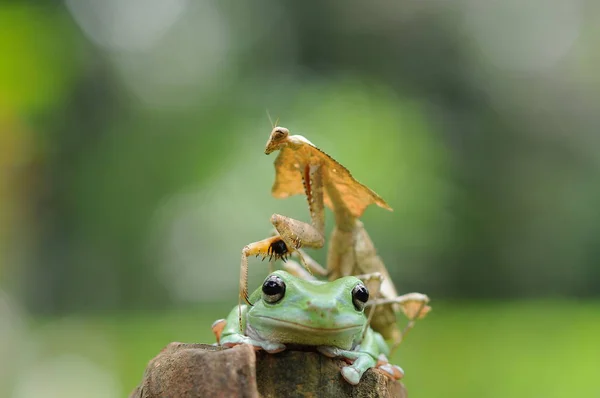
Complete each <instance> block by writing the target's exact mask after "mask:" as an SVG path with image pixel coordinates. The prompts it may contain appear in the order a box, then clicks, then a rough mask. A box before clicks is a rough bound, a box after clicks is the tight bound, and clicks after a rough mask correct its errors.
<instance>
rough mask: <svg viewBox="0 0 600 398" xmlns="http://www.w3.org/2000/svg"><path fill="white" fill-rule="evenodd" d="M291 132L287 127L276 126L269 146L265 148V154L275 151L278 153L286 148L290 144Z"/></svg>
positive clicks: (268, 142) (270, 137)
mask: <svg viewBox="0 0 600 398" xmlns="http://www.w3.org/2000/svg"><path fill="white" fill-rule="evenodd" d="M289 135H290V131H289V130H288V129H286V128H285V127H279V126H276V127H274V128H273V130H272V131H271V135H270V136H269V140H268V141H267V145H266V146H265V154H267V155H268V154H270V153H271V152H273V151H278V150H280V149H281V148H283V147H285V146H286V145H287V144H288V143H289V142H288V137H289Z"/></svg>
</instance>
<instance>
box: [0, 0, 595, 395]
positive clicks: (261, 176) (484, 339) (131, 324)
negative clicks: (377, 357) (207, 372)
mask: <svg viewBox="0 0 600 398" xmlns="http://www.w3.org/2000/svg"><path fill="white" fill-rule="evenodd" d="M598 22H600V9H599V8H598V6H597V5H596V4H594V3H590V2H585V1H583V0H575V1H571V2H559V1H552V2H551V4H548V3H547V2H544V1H541V0H533V1H530V2H528V3H527V6H526V7H524V6H523V4H522V2H519V1H515V0H511V1H504V2H492V1H488V0H484V1H470V0H466V1H459V2H445V1H441V0H427V1H400V2H361V1H357V0H350V1H347V2H343V3H342V2H333V1H324V2H323V1H306V2H276V1H271V0H259V1H257V2H252V3H238V2H236V3H234V2H232V1H223V2H216V1H195V2H193V1H189V0H170V1H159V0H154V1H150V2H141V1H139V0H127V1H123V0H107V1H103V2H94V1H93V0H81V1H80V0H65V1H64V2H61V1H35V0H27V1H4V2H2V3H0V54H2V56H0V284H1V288H2V291H0V293H1V294H0V316H2V315H6V314H9V313H12V312H11V311H13V312H15V313H16V314H17V316H16V318H15V319H21V318H24V319H28V315H26V314H32V315H33V316H34V317H38V316H42V315H43V316H52V317H56V316H67V317H72V316H74V315H73V314H76V313H79V314H81V316H83V318H81V319H83V321H81V322H82V323H81V324H80V323H78V322H80V321H79V320H78V321H76V322H75V323H74V324H68V325H67V326H65V327H64V328H63V329H64V331H65V332H64V333H65V334H64V336H65V338H67V339H69V341H71V339H74V340H73V341H77V338H81V339H86V338H87V337H86V336H89V335H90V333H91V334H92V335H93V334H94V333H98V335H101V336H104V332H105V331H106V332H107V333H108V335H110V336H112V337H108V339H109V340H108V342H106V344H108V345H110V346H112V345H116V346H118V349H115V350H116V352H118V353H119V354H118V355H117V357H111V358H108V359H107V357H102V355H103V354H102V349H101V348H99V349H98V352H99V353H100V354H99V357H96V353H95V352H93V353H91V354H90V356H91V357H93V358H94V361H96V360H97V361H99V362H94V363H97V364H100V365H98V366H100V367H108V368H111V369H112V368H114V369H117V370H116V372H118V373H119V375H120V376H119V377H121V379H119V383H117V384H116V385H115V386H116V387H115V386H113V387H114V388H116V389H117V390H119V388H121V387H122V388H123V390H122V391H121V390H119V393H116V395H118V394H120V393H121V392H124V391H129V389H130V388H131V387H133V384H135V381H137V379H138V377H140V376H141V369H142V368H143V366H144V364H145V363H146V361H147V360H148V359H149V358H150V357H151V356H152V355H153V354H154V353H155V352H156V351H157V350H158V348H159V347H160V346H162V345H164V344H166V343H167V342H168V341H170V340H184V341H211V337H210V336H209V334H208V329H207V328H206V326H207V325H209V324H210V322H211V321H212V320H213V319H214V318H217V317H221V316H224V314H225V312H221V307H219V305H216V306H212V305H209V304H208V303H215V302H216V303H219V302H225V301H227V302H230V301H231V300H232V298H235V297H237V286H236V285H237V279H238V278H237V274H238V269H239V257H240V251H241V248H242V247H243V246H244V245H245V244H247V243H249V242H252V241H255V240H259V239H261V238H263V237H266V236H268V234H269V232H270V229H271V225H270V224H269V217H270V215H271V214H272V213H280V214H285V215H288V216H291V217H294V218H297V219H301V220H308V211H307V209H306V204H305V201H304V199H303V198H301V197H295V198H290V199H288V200H285V201H281V200H275V199H274V198H272V197H271V196H270V188H271V185H272V183H273V178H274V173H273V166H272V162H273V161H274V159H275V157H274V156H273V155H271V156H269V157H266V156H265V155H264V154H263V149H264V147H263V146H264V143H265V141H266V140H267V138H268V135H269V132H270V129H271V125H270V124H269V122H268V119H267V117H266V115H265V110H267V109H268V110H269V111H270V113H271V114H272V115H273V116H274V117H279V120H280V121H281V123H280V124H281V125H283V126H285V127H288V128H289V129H290V130H291V131H292V133H293V134H302V135H305V136H306V137H307V138H308V139H309V140H311V141H312V142H314V143H315V144H316V145H317V146H319V147H320V148H321V149H323V150H324V151H325V152H327V153H328V154H330V155H331V156H333V157H334V158H335V159H336V160H338V161H339V162H340V163H341V164H343V165H345V166H346V167H348V169H349V170H351V172H352V173H353V175H354V176H355V177H356V178H357V179H358V180H359V181H360V182H362V183H364V184H366V185H367V186H369V187H371V188H372V189H373V190H375V191H376V192H377V193H379V194H380V195H381V196H382V197H383V198H384V199H385V200H386V201H387V202H388V203H390V205H391V206H392V207H393V208H394V212H392V213H389V212H386V211H383V210H381V209H378V208H372V209H368V210H367V212H366V213H365V216H364V217H363V221H364V223H365V226H366V228H367V230H368V231H369V234H370V235H371V237H372V238H373V241H374V242H375V245H376V247H377V248H378V250H379V254H380V255H381V256H382V258H383V260H384V262H385V263H386V264H387V266H388V268H389V269H390V273H391V275H392V277H393V279H394V281H395V283H396V284H397V286H398V287H399V290H400V291H401V292H407V291H421V292H426V293H428V294H429V295H430V296H431V297H432V298H433V299H434V300H435V301H434V303H435V302H437V301H438V300H440V299H443V298H455V299H462V300H476V301H475V303H476V304H470V305H469V306H466V307H465V306H462V305H448V306H445V305H440V306H437V305H436V304H434V313H433V314H432V316H431V318H430V319H428V320H427V321H424V322H423V323H422V326H421V325H419V326H418V332H417V331H415V333H414V336H411V339H410V344H408V343H407V344H406V346H405V347H404V348H403V350H406V351H405V354H406V357H404V356H402V358H400V359H399V360H398V362H399V363H401V364H406V365H404V366H405V367H406V370H407V372H408V373H407V374H408V375H410V377H411V379H410V380H409V379H407V384H409V387H410V389H411V391H416V392H415V394H417V395H418V394H420V393H421V392H422V396H440V395H444V393H445V390H444V391H441V390H439V389H441V388H444V386H448V390H449V391H456V392H461V393H463V394H462V395H463V396H478V397H482V396H486V397H488V396H489V397H492V396H529V395H545V396H565V394H568V393H567V390H566V388H567V387H566V386H567V385H569V386H570V387H569V388H570V389H569V392H570V394H569V395H583V394H584V393H585V392H589V391H590V389H591V388H592V386H590V385H589V380H592V379H593V378H592V377H591V370H592V369H593V368H594V364H593V357H592V356H591V355H592V354H594V355H596V357H597V354H598V353H594V352H593V351H589V352H588V351H585V349H584V348H585V347H591V346H593V345H594V344H593V343H594V341H593V336H595V335H597V334H598V325H597V324H595V323H594V322H596V320H597V319H599V317H598V314H599V312H598V308H597V306H594V305H584V306H582V307H579V306H578V304H576V303H575V302H573V301H568V300H567V301H564V302H563V301H559V302H557V304H552V305H550V304H543V303H541V302H537V301H536V302H533V303H532V304H518V303H515V304H514V305H506V306H505V305H503V304H502V305H501V304H494V302H488V301H485V302H481V303H480V302H479V301H477V300H480V299H483V298H487V299H494V300H502V299H504V298H510V299H517V298H530V297H533V298H553V299H558V298H563V299H566V298H569V299H573V298H583V297H597V296H598V295H599V294H600V267H599V266H598V263H599V262H600V250H599V248H600V233H599V232H600V228H599V225H600V210H599V206H598V203H600V187H599V185H598V184H597V181H598V179H599V178H600V150H599V149H600V136H599V135H598V133H597V132H598V128H599V127H600V120H599V116H598V115H600V109H599V104H600V95H599V94H598V93H599V92H600V91H599V90H598V89H599V88H600V78H599V76H600V75H599V74H598V70H599V69H598V66H599V65H600V51H599V48H598V46H597V33H598V28H597V27H598V26H600V25H599V24H598ZM332 226H333V219H332V217H331V214H330V213H329V214H328V219H327V228H328V230H331V228H332ZM311 254H313V255H314V256H315V258H317V259H318V260H319V261H320V262H321V263H324V261H325V251H324V250H321V251H316V252H313V253H311ZM250 266H251V275H250V277H251V279H250V280H251V285H256V284H258V283H260V281H261V280H262V279H263V277H264V275H265V273H266V270H267V267H266V265H265V264H261V263H260V262H258V261H253V262H252V263H251V264H250ZM5 299H6V300H5ZM3 300H4V301H3ZM6 303H8V304H6ZM11 303H12V304H11ZM471 303H472V301H471ZM479 303H480V304H479ZM183 304H185V305H192V306H197V305H201V306H200V307H198V308H199V309H198V310H196V311H195V312H194V311H192V312H186V311H183V312H181V313H179V312H176V310H175V308H178V307H180V306H182V305H183ZM3 305H4V307H3ZM167 308H169V309H171V310H172V311H175V312H172V313H169V315H165V313H163V312H157V313H155V312H153V311H158V310H161V309H162V310H166V309H167ZM217 308H219V310H218V311H217V310H216V309H217ZM134 310H135V311H136V312H125V314H126V315H118V316H113V315H103V314H107V311H110V312H108V313H109V314H113V313H114V312H117V313H118V312H119V311H134ZM213 310H214V311H213ZM139 311H149V312H148V313H147V315H141V313H140V312H139ZM211 311H212V312H211ZM196 313H198V316H199V317H198V318H195V315H194V314H196ZM434 314H435V316H434ZM437 314H439V315H437ZM561 314H564V316H566V317H567V319H569V321H568V322H566V323H563V322H560V316H561ZM438 316H439V318H438ZM10 319H12V318H10ZM10 319H9V322H8V323H7V322H0V341H1V342H2V345H0V357H5V356H6V355H5V353H6V352H7V351H5V350H8V349H9V348H10V347H11V346H13V343H14V341H17V340H18V339H17V340H15V338H17V337H19V335H20V332H15V330H17V331H18V330H20V329H11V328H4V329H3V328H2V326H3V325H7V324H10ZM36 319H37V318H34V321H32V322H31V323H32V324H35V325H37V323H38V321H37V320H36ZM50 319H54V318H50ZM75 319H80V318H78V317H75ZM25 325H26V326H25V329H27V328H28V325H29V322H28V321H27V322H25ZM36 327H37V326H36ZM63 329H61V331H59V332H57V333H58V334H59V335H60V334H61V333H63V332H62V330H63ZM199 330H205V332H206V334H204V335H203V334H197V333H201V332H198V331H199ZM11 333H12V334H11ZM43 333H45V332H43ZM111 333H113V334H112V335H111ZM594 333H595V334H594ZM15 336H17V337H15ZM78 336H79V337H78ZM440 336H441V337H440ZM101 338H105V337H101ZM186 339H187V340H186ZM32 344H33V345H34V346H35V343H32ZM78 344H79V343H78ZM81 344H82V345H86V343H85V341H82V342H81ZM138 345H139V347H138ZM142 345H143V347H142ZM100 346H102V344H101V345H100ZM60 347H63V345H62V343H60V344H59V343H56V344H55V343H54V341H53V340H52V342H50V343H49V346H48V349H49V350H53V349H55V348H60ZM34 351H35V350H34ZM81 352H82V353H84V354H85V352H87V351H85V350H84V351H81ZM550 353H551V354H550ZM54 354H56V355H58V351H57V352H55V353H54ZM54 354H52V355H54ZM125 354H127V355H125ZM27 355H29V354H27ZM32 355H33V354H32ZM82 355H83V354H82ZM85 355H87V354H85ZM85 355H84V356H85ZM129 355H131V356H129ZM402 355H404V354H402ZM550 355H553V357H550ZM100 357H102V358H100ZM53 358H54V357H53ZM457 361H458V364H459V365H460V366H457ZM49 363H50V365H48V366H49V367H50V368H52V367H53V366H54V365H52V364H53V363H52V362H49ZM73 363H77V362H73ZM566 363H568V364H569V366H565V364H566ZM92 365H93V364H92ZM92 365H90V366H91V367H89V368H88V370H90V372H91V373H92V374H94V372H96V371H95V370H94V369H96V368H94V367H93V366H92ZM40 366H41V365H40ZM94 366H95V365H94ZM83 368H85V366H83V367H82V369H83ZM40 369H42V370H40V372H41V373H40V374H43V373H44V370H43V369H45V368H40ZM0 370H3V368H1V367H0ZM32 371H33V370H32ZM14 372H16V370H14ZM458 372H460V374H459V373H458ZM564 372H567V374H566V375H565V373H564ZM124 375H126V376H124ZM30 376H31V377H32V378H33V379H35V377H37V376H36V375H30ZM107 377H108V376H107ZM557 377H564V378H565V379H569V380H572V381H575V380H578V382H570V383H568V384H566V383H565V384H564V385H563V384H558V385H557V383H556V382H553V380H554V378H557ZM81 380H85V378H82V379H81ZM431 380H436V382H435V383H433V382H431ZM438 381H439V382H438ZM586 381H588V383H586ZM0 384H2V383H0ZM109 384H110V383H108V384H106V385H109ZM82 385H85V382H84V381H82ZM573 386H576V387H575V388H579V389H580V390H579V391H575V390H573V389H572V387H573ZM563 387H564V388H565V390H561V388H563ZM107 388H108V387H107ZM111 388H112V387H111ZM417 391H418V392H417ZM577 392H579V394H577ZM98 394H100V393H98ZM411 394H412V393H411ZM107 395H110V393H109V392H107V393H106V394H105V395H104V396H107ZM587 395H589V394H587ZM21 396H22V395H21ZM100 396H102V395H100Z"/></svg>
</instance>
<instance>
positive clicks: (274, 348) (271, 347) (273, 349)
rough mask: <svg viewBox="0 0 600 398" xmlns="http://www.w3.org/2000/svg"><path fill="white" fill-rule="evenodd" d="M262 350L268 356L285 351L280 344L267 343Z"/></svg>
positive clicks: (283, 346)
mask: <svg viewBox="0 0 600 398" xmlns="http://www.w3.org/2000/svg"><path fill="white" fill-rule="evenodd" d="M262 349H263V350H265V351H266V352H268V353H269V354H277V353H278V352H281V351H284V350H285V345H283V344H281V343H267V344H263V346H262Z"/></svg>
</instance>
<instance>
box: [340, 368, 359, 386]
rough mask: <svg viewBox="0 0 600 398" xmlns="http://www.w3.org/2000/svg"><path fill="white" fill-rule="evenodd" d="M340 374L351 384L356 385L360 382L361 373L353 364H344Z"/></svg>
mask: <svg viewBox="0 0 600 398" xmlns="http://www.w3.org/2000/svg"><path fill="white" fill-rule="evenodd" d="M342 376H343V377H344V379H346V381H347V382H348V383H350V384H352V385H353V386H355V385H357V384H358V383H359V382H360V378H361V376H362V374H361V373H360V371H359V370H358V369H356V368H355V367H353V366H344V367H343V368H342Z"/></svg>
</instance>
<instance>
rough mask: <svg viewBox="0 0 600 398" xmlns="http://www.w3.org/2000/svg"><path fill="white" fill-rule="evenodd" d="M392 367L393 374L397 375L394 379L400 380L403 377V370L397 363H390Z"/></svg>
mask: <svg viewBox="0 0 600 398" xmlns="http://www.w3.org/2000/svg"><path fill="white" fill-rule="evenodd" d="M392 367H393V368H394V375H397V377H396V380H400V379H401V378H403V377H404V370H403V369H402V368H401V367H400V366H398V365H392Z"/></svg>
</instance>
